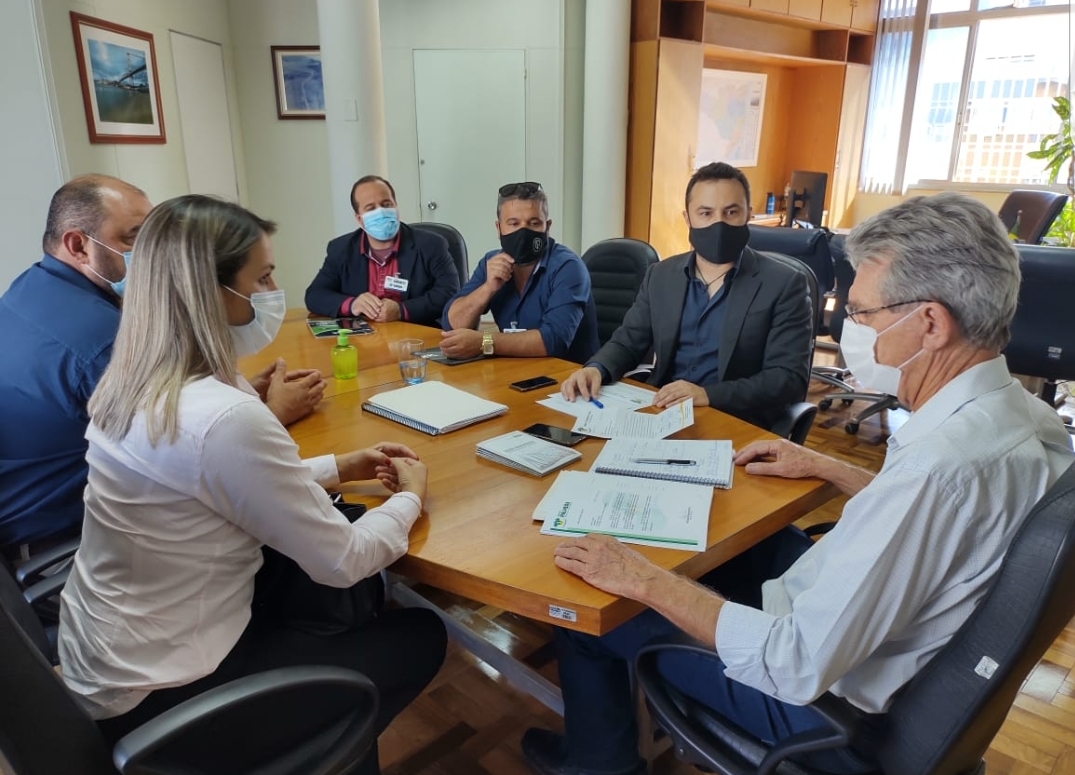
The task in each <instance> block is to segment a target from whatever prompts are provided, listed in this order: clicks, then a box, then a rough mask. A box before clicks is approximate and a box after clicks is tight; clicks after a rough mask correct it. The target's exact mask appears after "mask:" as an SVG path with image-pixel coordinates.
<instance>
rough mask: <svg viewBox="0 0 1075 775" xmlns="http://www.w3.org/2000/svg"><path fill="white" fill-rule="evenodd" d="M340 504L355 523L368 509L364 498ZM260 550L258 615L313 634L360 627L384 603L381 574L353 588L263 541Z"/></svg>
mask: <svg viewBox="0 0 1075 775" xmlns="http://www.w3.org/2000/svg"><path fill="white" fill-rule="evenodd" d="M336 508H337V509H339V510H340V512H342V513H343V515H344V516H346V517H347V519H348V520H349V521H351V522H354V521H355V520H356V519H358V518H359V517H361V516H362V515H363V514H364V513H365V512H366V507H365V506H363V505H362V504H361V503H337V504H336ZM261 553H262V556H263V557H264V564H263V565H262V566H261V569H260V570H259V571H258V572H257V575H256V576H255V577H254V601H253V604H252V606H251V615H252V616H253V618H254V619H255V620H258V621H260V622H263V623H266V624H270V625H272V626H276V627H289V628H291V629H295V630H299V631H301V632H306V633H310V634H311V635H337V634H339V633H341V632H352V631H354V630H357V629H359V628H360V627H362V626H363V625H365V624H367V623H369V622H370V621H372V620H373V619H374V618H376V617H377V614H379V613H380V612H381V610H382V609H383V608H384V580H383V578H382V577H381V574H380V573H374V574H373V575H372V576H370V577H369V578H365V579H362V580H361V581H360V582H358V583H357V584H355V585H354V586H352V587H349V588H339V587H329V586H326V585H324V584H318V583H317V582H316V581H314V580H313V579H311V578H310V576H309V575H308V574H307V573H306V571H304V570H303V569H302V568H301V567H299V564H298V563H296V562H295V561H294V560H292V559H291V558H290V557H288V556H286V555H283V554H281V553H280V552H278V551H276V550H275V549H272V548H271V547H268V546H263V547H261Z"/></svg>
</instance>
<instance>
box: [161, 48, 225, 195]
mask: <svg viewBox="0 0 1075 775" xmlns="http://www.w3.org/2000/svg"><path fill="white" fill-rule="evenodd" d="M170 35H171V42H172V61H173V62H174V65H175V87H176V91H177V92H178V94H179V127H180V131H181V132H182V134H183V153H184V155H185V156H186V158H187V182H188V183H189V185H190V191H191V193H192V194H215V195H216V196H219V197H223V198H224V199H227V200H228V201H231V202H237V201H239V186H238V183H237V181H236V175H235V154H234V151H233V149H232V145H231V113H230V112H229V110H228V90H227V86H226V81H225V80H224V51H223V49H222V48H221V45H220V44H219V43H213V42H211V41H208V40H202V39H201V38H195V37H192V36H190V35H184V34H183V33H181V32H176V31H174V30H171V31H170Z"/></svg>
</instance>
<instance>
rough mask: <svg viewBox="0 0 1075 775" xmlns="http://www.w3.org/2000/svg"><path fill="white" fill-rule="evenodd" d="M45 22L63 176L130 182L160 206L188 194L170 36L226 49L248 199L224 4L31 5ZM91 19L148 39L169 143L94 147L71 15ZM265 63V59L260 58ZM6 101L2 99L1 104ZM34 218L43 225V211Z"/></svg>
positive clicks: (109, 0) (53, 0)
mask: <svg viewBox="0 0 1075 775" xmlns="http://www.w3.org/2000/svg"><path fill="white" fill-rule="evenodd" d="M36 2H37V3H38V4H39V5H40V8H41V12H42V16H43V18H44V30H43V33H44V35H43V45H44V47H45V49H46V51H47V58H48V64H49V66H50V67H51V70H52V87H53V88H52V90H51V92H50V96H51V97H52V98H53V99H52V110H53V115H54V118H55V120H56V123H57V125H58V126H59V127H60V130H61V134H62V143H63V147H64V149H65V153H66V157H65V162H66V173H67V176H69V177H73V176H75V175H80V174H84V173H87V172H99V173H104V174H107V175H115V176H116V177H119V178H122V179H124V180H127V181H130V182H131V183H133V184H134V185H136V186H138V187H139V188H141V189H143V190H144V191H145V192H146V194H147V195H148V196H149V199H150V201H151V202H154V203H157V202H161V201H163V200H165V199H169V198H171V197H174V196H179V195H181V194H186V193H190V190H189V187H188V184H187V167H186V157H185V155H184V150H183V139H182V133H181V131H180V124H179V103H178V98H177V96H176V87H175V71H174V69H173V66H172V52H171V42H170V40H169V36H168V31H169V30H175V31H177V32H182V33H185V34H187V35H193V36H195V37H199V38H204V39H205V40H210V41H213V42H214V43H220V44H221V45H222V46H223V48H224V72H225V77H226V80H227V88H228V98H229V108H230V111H231V119H232V144H233V147H234V149H235V155H236V171H237V175H238V183H239V198H240V200H241V201H245V200H246V196H247V187H246V179H245V169H244V159H243V157H244V153H243V146H242V135H241V132H240V122H239V109H238V100H237V99H236V98H235V96H236V83H235V67H234V64H233V62H232V53H231V28H230V25H229V19H228V7H227V2H226V0H182V2H174V1H173V0H92V1H90V2H79V0H36ZM71 11H77V12H78V13H83V14H87V15H89V16H94V17H97V18H100V19H104V20H106V21H111V22H115V23H117V24H123V25H125V26H127V27H134V28H135V29H138V30H142V31H145V32H150V33H152V34H153V43H154V48H155V50H156V59H157V70H158V73H157V75H158V81H159V83H160V96H161V113H162V115H163V117H164V128H165V134H166V139H167V142H166V143H165V144H163V145H160V144H152V145H150V144H146V145H122V144H121V145H115V144H93V143H90V141H89V133H88V132H87V130H86V115H85V111H84V108H83V103H82V90H81V87H80V85H79V79H78V64H77V62H76V59H75V46H74V39H73V36H72V33H71V17H70V12H71ZM265 56H266V60H267V59H268V54H266V55H265ZM5 101H6V100H5ZM39 219H40V220H41V221H42V223H43V221H44V213H43V212H42V213H41V215H40V216H39Z"/></svg>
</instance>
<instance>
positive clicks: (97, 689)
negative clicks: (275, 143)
mask: <svg viewBox="0 0 1075 775" xmlns="http://www.w3.org/2000/svg"><path fill="white" fill-rule="evenodd" d="M274 230H275V226H274V224H272V223H271V222H269V221H264V220H262V219H260V218H258V217H257V216H255V215H254V214H253V213H251V212H249V211H247V210H245V209H243V208H242V207H239V206H238V205H234V204H231V203H228V202H224V201H220V200H217V199H213V198H210V197H205V196H196V195H191V196H183V197H179V198H177V199H172V200H170V201H168V202H165V203H163V204H161V205H159V206H158V207H157V208H155V209H154V210H153V211H152V213H150V215H149V217H148V218H147V219H146V221H145V223H144V224H143V226H142V229H141V231H140V233H139V235H138V239H137V241H136V242H135V245H134V253H133V257H132V260H131V264H130V273H129V279H128V284H127V294H126V297H125V301H124V310H123V317H122V320H121V322H120V326H119V332H118V335H117V337H116V342H115V346H114V349H113V355H112V361H111V363H110V365H109V367H108V369H107V370H106V371H105V373H104V375H103V377H102V378H101V381H100V384H99V385H98V387H97V390H96V392H95V393H94V394H93V397H92V398H91V400H90V403H89V410H90V416H91V422H90V426H89V429H88V431H87V433H86V437H87V440H88V441H89V451H88V453H87V461H88V463H89V480H88V484H87V487H86V493H85V523H84V526H83V531H82V544H81V547H80V549H79V551H78V554H77V555H76V557H75V562H74V566H73V569H72V571H71V575H70V579H69V581H68V582H67V585H66V587H65V588H64V591H63V595H62V600H63V605H62V608H61V614H60V635H59V652H60V660H61V664H62V667H63V678H64V681H65V682H66V683H67V686H68V687H69V688H70V689H71V691H72V692H74V693H75V694H76V695H77V696H78V697H79V698H80V701H81V703H82V704H83V705H84V707H86V709H87V710H88V711H89V713H90V714H91V715H92V716H93V717H94V718H95V719H97V720H98V723H99V726H100V728H101V729H102V731H103V732H104V734H105V736H106V738H108V739H110V740H111V741H114V740H116V739H118V738H119V737H121V736H122V735H124V734H125V733H126V732H128V731H130V730H131V729H133V728H134V727H136V726H138V725H139V724H141V723H143V722H144V721H146V720H147V719H149V718H152V717H153V716H155V715H157V714H159V713H161V712H163V711H164V710H166V709H168V708H170V707H173V706H174V705H177V704H178V703H180V702H182V701H184V700H186V699H188V698H190V697H192V696H194V695H197V694H199V693H201V692H204V691H206V690H207V689H209V688H211V687H214V686H217V685H220V684H222V683H226V682H227V681H230V680H233V679H234V678H237V677H240V676H243V675H248V674H250V673H255V672H260V671H263V670H268V669H272V668H275V667H284V666H289V665H304V664H323V665H334V666H341V667H348V668H351V669H354V670H358V671H359V672H361V673H364V674H365V675H366V676H368V677H369V678H370V679H371V680H372V681H373V682H374V683H375V684H376V685H377V687H378V690H379V692H380V716H379V719H378V722H379V724H378V732H379V731H380V730H382V729H384V727H385V726H387V724H388V722H389V721H391V719H392V718H393V717H394V716H395V715H396V714H397V713H399V711H400V710H402V709H403V708H404V707H405V706H406V705H407V704H408V703H409V702H410V701H411V700H413V699H414V698H415V697H416V696H417V695H418V694H419V693H420V692H421V691H422V689H423V688H424V687H425V686H426V684H428V682H429V681H430V680H431V679H432V678H433V676H434V675H435V674H436V672H437V670H438V669H439V668H440V665H441V663H442V662H443V659H444V649H445V644H446V637H445V632H444V626H443V625H442V624H441V622H440V621H439V619H437V617H436V616H435V615H433V614H431V613H430V612H428V611H424V610H419V609H402V610H388V611H384V612H382V613H381V614H380V615H379V616H377V617H375V618H374V619H373V620H372V621H371V622H370V623H368V624H366V625H364V626H362V627H361V628H360V629H358V630H357V631H355V632H345V633H342V634H338V635H331V636H325V635H312V634H307V633H305V632H300V631H297V630H293V629H290V628H284V627H280V626H276V625H274V624H272V623H270V622H264V621H262V620H261V619H260V618H258V617H254V618H252V616H251V601H252V599H253V594H254V576H255V573H256V572H257V570H258V569H259V567H260V566H261V563H262V546H268V547H272V548H273V549H275V550H277V551H278V552H280V553H281V554H284V555H286V556H288V557H290V558H292V559H293V560H294V561H295V562H296V563H297V564H298V565H299V566H300V567H301V568H302V569H303V570H304V571H305V572H306V573H307V574H309V576H310V578H311V579H313V580H314V581H316V582H319V583H321V584H324V585H328V586H333V587H350V586H352V585H354V584H356V583H357V582H359V581H361V580H362V579H364V578H367V577H369V576H371V575H373V574H376V573H377V572H378V571H380V570H381V569H382V568H384V567H385V566H387V565H388V564H390V563H391V562H393V561H394V560H396V559H397V558H398V557H400V556H401V555H402V554H403V553H404V552H405V551H406V549H407V535H408V532H409V531H410V528H411V526H412V525H413V523H414V522H415V520H416V519H417V518H418V516H419V514H420V512H421V508H422V498H423V497H424V495H425V486H426V468H425V465H424V464H423V463H421V462H420V461H419V460H418V459H417V456H416V455H415V454H414V452H412V451H411V450H410V449H408V448H407V447H405V446H403V445H401V444H392V443H381V444H378V445H376V446H374V447H371V448H369V449H362V450H356V451H353V452H348V453H344V454H338V455H326V456H324V457H319V458H314V459H310V460H306V461H303V460H300V459H299V455H298V448H297V446H296V445H295V443H294V442H293V441H292V440H291V438H290V437H289V436H288V434H287V431H285V430H284V427H283V425H281V424H280V422H279V421H278V420H277V419H276V418H275V417H274V416H273V414H272V413H271V412H270V411H269V409H268V408H267V407H266V406H265V404H264V403H262V401H261V400H259V398H258V396H257V394H256V393H255V391H254V390H253V388H251V386H250V384H249V383H248V382H247V381H246V380H245V379H244V378H243V377H242V376H241V375H240V374H239V373H238V371H237V369H236V359H237V358H239V357H241V356H244V355H252V354H253V353H255V352H257V351H259V350H261V349H262V348H264V347H266V346H267V345H268V344H269V343H270V342H271V341H272V340H273V338H274V337H275V335H276V332H277V330H278V329H279V327H280V323H281V322H282V320H283V316H284V312H285V309H286V307H285V303H284V292H283V291H282V290H278V289H277V288H276V285H275V283H274V282H273V277H272V272H273V269H274V264H273V254H272V248H271V246H270V243H269V235H270V234H272V233H273V231H274ZM372 478H377V479H379V480H380V481H381V482H382V483H383V484H384V485H385V486H386V487H387V488H388V489H390V490H392V491H394V493H395V494H394V495H393V496H392V497H391V498H389V499H388V501H386V502H385V503H384V505H382V506H380V507H378V508H375V509H371V510H370V511H369V512H368V513H366V514H365V515H364V516H363V517H362V519H360V520H358V521H357V522H355V523H354V524H352V523H350V522H349V521H348V520H347V518H345V517H344V516H343V515H342V514H341V513H340V512H338V511H337V510H336V509H335V507H334V506H333V504H332V502H331V500H330V498H329V496H328V494H327V492H326V489H325V488H326V487H331V486H334V485H336V484H338V483H339V482H340V481H349V480H358V479H372ZM331 710H332V709H328V708H311V709H310V712H311V713H312V714H317V713H318V712H320V711H326V712H329V711H331ZM328 717H331V715H330V716H328ZM362 771H363V772H377V752H376V746H374V749H373V751H372V752H371V753H370V755H369V756H368V757H367V761H366V763H365V764H364V767H363V769H362Z"/></svg>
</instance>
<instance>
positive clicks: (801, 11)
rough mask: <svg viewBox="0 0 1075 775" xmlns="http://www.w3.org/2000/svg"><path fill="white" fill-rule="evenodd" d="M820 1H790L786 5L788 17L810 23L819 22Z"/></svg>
mask: <svg viewBox="0 0 1075 775" xmlns="http://www.w3.org/2000/svg"><path fill="white" fill-rule="evenodd" d="M821 4H822V0H790V2H789V3H788V16H794V17H797V18H799V19H809V20H810V21H815V22H816V21H820V20H821Z"/></svg>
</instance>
